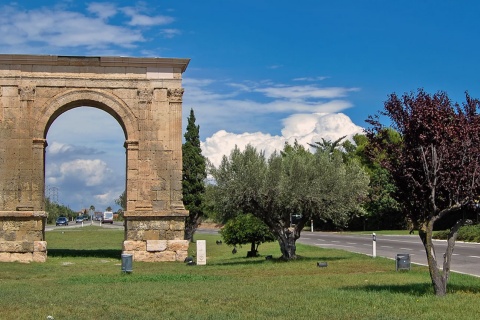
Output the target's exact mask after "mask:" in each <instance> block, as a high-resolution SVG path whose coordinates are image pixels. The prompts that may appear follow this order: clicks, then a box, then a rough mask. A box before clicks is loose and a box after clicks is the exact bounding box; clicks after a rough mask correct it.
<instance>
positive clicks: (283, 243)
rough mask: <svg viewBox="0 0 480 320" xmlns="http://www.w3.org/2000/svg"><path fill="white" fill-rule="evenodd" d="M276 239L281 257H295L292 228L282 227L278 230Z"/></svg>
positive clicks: (286, 258) (287, 258)
mask: <svg viewBox="0 0 480 320" xmlns="http://www.w3.org/2000/svg"><path fill="white" fill-rule="evenodd" d="M277 239H278V243H279V244H280V251H281V252H282V259H285V260H291V259H295V258H297V255H296V247H295V241H296V239H295V233H294V230H291V228H289V229H283V230H282V231H281V232H279V234H278V236H277Z"/></svg>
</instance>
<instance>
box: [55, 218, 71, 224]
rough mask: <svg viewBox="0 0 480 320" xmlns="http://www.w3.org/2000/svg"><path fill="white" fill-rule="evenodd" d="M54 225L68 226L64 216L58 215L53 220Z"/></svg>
mask: <svg viewBox="0 0 480 320" xmlns="http://www.w3.org/2000/svg"><path fill="white" fill-rule="evenodd" d="M55 225H56V226H68V219H67V218H65V217H58V218H57V221H55Z"/></svg>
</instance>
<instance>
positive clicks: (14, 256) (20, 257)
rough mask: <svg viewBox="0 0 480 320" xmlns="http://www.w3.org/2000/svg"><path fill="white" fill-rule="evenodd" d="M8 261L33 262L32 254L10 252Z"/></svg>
mask: <svg viewBox="0 0 480 320" xmlns="http://www.w3.org/2000/svg"><path fill="white" fill-rule="evenodd" d="M10 261H11V262H21V263H30V262H32V261H33V252H25V253H17V252H12V253H11V255H10Z"/></svg>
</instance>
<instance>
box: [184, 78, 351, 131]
mask: <svg viewBox="0 0 480 320" xmlns="http://www.w3.org/2000/svg"><path fill="white" fill-rule="evenodd" d="M184 87H185V94H184V110H185V113H184V119H186V118H187V117H188V112H189V110H190V108H193V109H194V110H195V115H196V118H197V120H198V123H200V124H201V125H202V128H208V129H207V131H205V130H204V131H202V132H203V134H206V136H211V135H213V134H214V133H215V132H217V131H219V130H222V129H225V128H228V131H230V132H232V133H237V134H239V133H242V132H256V131H258V130H259V128H262V131H267V132H273V131H277V132H279V131H280V127H279V126H280V123H281V121H280V119H281V118H283V117H286V116H289V115H292V114H297V113H305V114H311V113H338V112H341V111H342V110H345V109H348V108H350V107H352V104H351V102H350V101H349V100H348V95H349V94H351V93H353V92H356V91H358V90H359V89H358V88H348V87H328V86H319V85H316V84H308V85H304V86H302V85H295V86H292V85H287V84H278V83H274V82H272V81H270V80H266V81H257V82H253V81H245V82H242V83H238V82H232V81H228V80H223V81H215V80H212V79H185V81H184Z"/></svg>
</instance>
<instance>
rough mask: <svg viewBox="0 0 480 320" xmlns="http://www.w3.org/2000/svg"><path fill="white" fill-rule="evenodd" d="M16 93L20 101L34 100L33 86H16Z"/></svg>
mask: <svg viewBox="0 0 480 320" xmlns="http://www.w3.org/2000/svg"><path fill="white" fill-rule="evenodd" d="M18 95H19V96H20V101H33V100H35V86H22V87H18Z"/></svg>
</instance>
